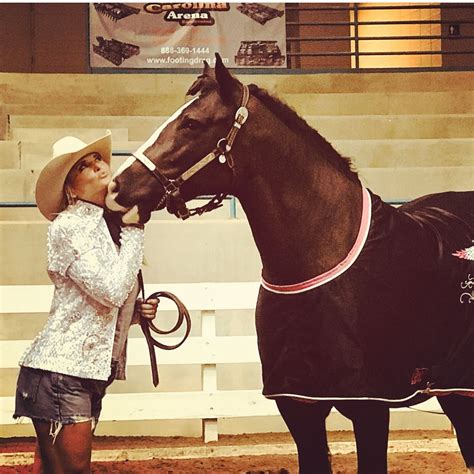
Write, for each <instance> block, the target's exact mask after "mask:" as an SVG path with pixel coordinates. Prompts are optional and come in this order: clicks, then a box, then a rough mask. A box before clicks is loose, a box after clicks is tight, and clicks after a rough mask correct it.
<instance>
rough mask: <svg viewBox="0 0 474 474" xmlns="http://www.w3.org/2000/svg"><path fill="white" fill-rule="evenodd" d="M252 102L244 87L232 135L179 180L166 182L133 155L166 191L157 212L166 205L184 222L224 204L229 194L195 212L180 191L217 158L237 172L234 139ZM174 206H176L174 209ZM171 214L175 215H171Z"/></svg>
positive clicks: (151, 166)
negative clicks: (233, 148)
mask: <svg viewBox="0 0 474 474" xmlns="http://www.w3.org/2000/svg"><path fill="white" fill-rule="evenodd" d="M249 98H250V92H249V88H248V86H246V85H244V86H243V89H242V100H241V105H240V107H239V108H238V109H237V112H236V113H235V118H234V123H233V125H232V127H231V129H230V130H229V133H228V134H227V136H226V137H225V138H221V139H220V140H218V141H217V145H216V147H215V148H214V150H212V151H211V152H210V153H209V154H207V155H206V156H205V157H204V158H201V159H200V160H199V161H198V162H197V163H195V164H194V165H193V166H191V168H189V169H188V170H186V171H185V172H184V173H182V174H181V176H178V177H177V178H175V179H169V178H167V177H166V176H165V175H164V174H163V173H161V171H159V170H158V168H157V167H156V165H155V164H154V163H153V162H152V161H151V160H150V159H149V158H147V157H146V156H145V155H144V154H142V153H141V154H136V155H135V154H132V156H133V157H134V158H135V159H137V160H138V161H139V162H140V163H142V164H143V166H145V168H146V169H147V170H148V171H150V173H151V174H152V175H153V177H154V178H155V179H156V180H157V181H159V183H160V184H161V185H162V186H163V188H164V190H165V194H164V196H163V198H162V199H161V200H160V202H159V203H158V204H157V206H156V209H155V210H157V209H159V208H160V206H161V205H162V204H163V202H165V201H166V207H167V209H168V211H171V210H172V209H173V207H174V208H175V209H176V211H175V212H174V213H175V214H176V216H177V217H179V218H181V219H183V220H185V219H187V218H188V217H190V216H194V215H196V214H197V215H201V214H203V213H204V212H209V211H212V210H214V209H217V208H218V207H220V206H222V201H223V200H224V199H225V197H226V196H227V193H219V194H216V195H215V196H214V197H213V198H212V199H211V200H210V201H209V202H208V203H207V204H205V205H204V206H201V207H197V208H194V209H189V208H188V207H187V205H186V201H185V200H184V199H183V198H182V196H181V193H180V188H181V186H182V185H183V183H184V182H185V181H187V180H188V179H189V178H191V177H192V176H193V175H194V174H196V173H197V172H198V171H199V170H201V169H202V168H204V167H205V166H206V165H208V164H209V163H211V162H212V161H213V160H215V159H216V158H218V159H219V163H221V164H225V163H227V165H228V166H229V168H230V169H233V168H234V160H233V158H232V155H231V150H232V146H233V144H234V141H235V138H236V137H237V134H238V133H239V131H240V129H241V127H242V125H243V124H244V123H245V122H246V121H247V118H248V114H249V111H248V109H247V104H248V101H249ZM173 204H174V206H173ZM171 212H172V211H171Z"/></svg>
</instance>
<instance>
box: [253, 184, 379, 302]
mask: <svg viewBox="0 0 474 474" xmlns="http://www.w3.org/2000/svg"><path fill="white" fill-rule="evenodd" d="M371 211H372V202H371V199H370V194H369V192H368V191H367V189H365V188H362V218H361V223H360V228H359V233H358V235H357V238H356V241H355V243H354V245H353V247H352V248H351V250H350V251H349V253H348V254H347V256H346V258H345V259H344V260H342V262H340V263H338V264H337V265H336V266H335V267H334V268H331V270H328V271H327V272H324V273H322V274H321V275H318V276H315V277H314V278H311V279H310V280H306V281H302V282H301V283H294V284H291V285H273V284H272V283H268V282H267V281H265V280H264V279H263V277H262V280H261V284H262V286H263V287H264V288H265V289H266V290H268V291H271V292H272V293H282V294H295V293H303V292H305V291H309V290H312V289H313V288H317V287H318V286H321V285H324V284H325V283H328V282H330V281H331V280H334V278H336V277H338V276H339V275H341V274H342V273H344V272H345V271H346V270H347V269H349V268H350V267H351V266H352V264H353V263H354V262H355V261H356V260H357V257H358V256H359V254H360V252H361V251H362V248H363V247H364V244H365V242H366V240H367V236H368V234H369V228H370V219H371Z"/></svg>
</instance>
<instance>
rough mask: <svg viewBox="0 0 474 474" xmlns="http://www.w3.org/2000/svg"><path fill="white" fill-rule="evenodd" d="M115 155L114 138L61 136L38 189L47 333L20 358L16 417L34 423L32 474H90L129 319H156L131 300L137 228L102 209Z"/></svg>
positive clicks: (119, 375) (139, 251) (152, 306)
mask: <svg viewBox="0 0 474 474" xmlns="http://www.w3.org/2000/svg"><path fill="white" fill-rule="evenodd" d="M111 156H112V153H111V136H110V133H109V134H108V135H106V136H105V137H102V138H100V139H99V140H96V141H94V142H93V143H90V144H86V143H84V142H83V141H81V140H79V139H78V138H75V137H64V138H62V139H61V140H59V141H57V142H56V143H55V144H54V145H53V158H52V160H51V161H50V162H49V163H48V164H47V165H46V166H45V167H44V169H43V170H42V171H41V173H40V176H39V178H38V182H37V185H36V202H37V205H38V209H39V210H40V211H41V213H42V214H43V215H44V216H45V217H46V218H47V219H48V220H50V221H51V223H50V225H49V229H48V274H49V276H50V278H51V280H52V282H53V283H54V296H53V301H52V304H51V310H50V314H49V318H48V321H47V322H46V325H45V327H44V328H43V329H42V331H41V332H40V333H39V334H38V336H37V337H36V338H35V340H34V341H33V343H32V344H31V346H30V347H29V348H28V350H27V351H26V352H25V354H24V355H23V356H22V358H21V360H20V366H21V369H20V374H19V377H18V383H17V392H16V407H15V414H14V415H13V416H14V417H15V418H17V417H20V416H26V417H29V418H31V419H32V421H33V424H34V427H35V431H36V435H37V448H36V453H35V465H34V472H54V473H62V472H90V458H91V441H92V432H93V430H94V428H95V425H96V423H97V421H98V418H99V414H100V411H101V405H102V398H103V397H104V395H105V390H106V388H107V386H108V385H109V384H110V383H111V382H112V381H113V380H114V379H124V378H125V372H124V369H125V353H126V341H127V332H128V329H129V327H130V324H131V323H132V319H134V317H135V318H137V317H139V316H142V317H145V318H149V319H153V318H154V317H155V314H156V309H157V305H158V300H150V301H148V302H147V303H144V302H142V301H139V300H137V299H136V297H137V294H138V285H137V274H138V271H139V269H140V265H141V263H142V260H143V234H144V231H143V226H127V227H123V228H120V225H119V224H118V223H117V220H116V219H114V216H113V215H112V214H110V213H109V212H108V211H107V210H105V209H104V207H105V196H106V194H107V186H108V184H109V182H110V179H111V171H110V160H111ZM136 303H137V304H136ZM135 309H136V311H135Z"/></svg>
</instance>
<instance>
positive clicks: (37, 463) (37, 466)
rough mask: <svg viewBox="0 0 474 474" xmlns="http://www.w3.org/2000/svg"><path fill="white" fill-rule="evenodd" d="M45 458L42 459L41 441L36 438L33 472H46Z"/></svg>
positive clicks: (39, 473) (41, 473) (40, 473)
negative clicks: (44, 467) (44, 466)
mask: <svg viewBox="0 0 474 474" xmlns="http://www.w3.org/2000/svg"><path fill="white" fill-rule="evenodd" d="M44 472H45V471H44V469H43V460H42V459H41V452H40V447H39V441H38V440H36V446H35V460H34V462H33V474H44Z"/></svg>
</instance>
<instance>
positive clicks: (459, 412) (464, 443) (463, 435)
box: [438, 395, 474, 473]
mask: <svg viewBox="0 0 474 474" xmlns="http://www.w3.org/2000/svg"><path fill="white" fill-rule="evenodd" d="M438 401H439V404H440V405H441V408H442V409H443V411H444V413H446V416H447V417H448V418H449V419H450V421H451V423H452V424H453V426H454V428H455V430H456V437H457V440H458V444H459V448H460V450H461V454H462V457H463V458H464V461H465V462H466V466H467V468H468V469H469V471H470V472H472V473H474V398H473V397H464V396H461V395H446V396H444V397H438Z"/></svg>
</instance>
